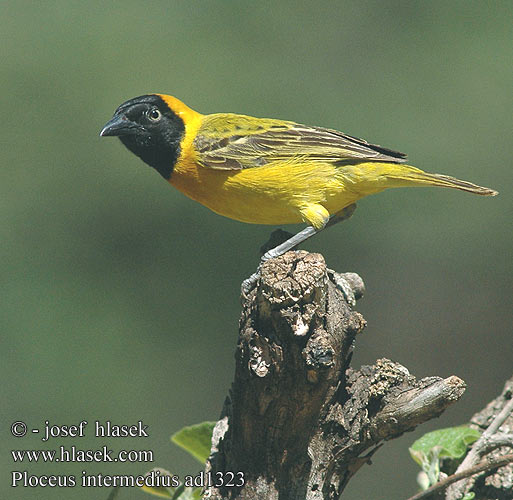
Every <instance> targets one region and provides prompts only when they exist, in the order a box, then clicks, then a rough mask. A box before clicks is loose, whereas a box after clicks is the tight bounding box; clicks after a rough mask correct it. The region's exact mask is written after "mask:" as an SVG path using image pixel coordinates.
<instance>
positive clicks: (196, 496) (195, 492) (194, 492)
mask: <svg viewBox="0 0 513 500" xmlns="http://www.w3.org/2000/svg"><path fill="white" fill-rule="evenodd" d="M178 490H180V491H178ZM173 500H201V488H185V487H184V486H181V487H180V488H178V489H177V491H176V494H175V496H174V497H173Z"/></svg>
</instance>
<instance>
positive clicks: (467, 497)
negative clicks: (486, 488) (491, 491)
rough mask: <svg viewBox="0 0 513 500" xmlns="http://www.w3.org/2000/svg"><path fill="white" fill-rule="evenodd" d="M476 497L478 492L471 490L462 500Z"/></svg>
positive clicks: (471, 499) (472, 499)
mask: <svg viewBox="0 0 513 500" xmlns="http://www.w3.org/2000/svg"><path fill="white" fill-rule="evenodd" d="M474 498H476V494H475V493H474V492H473V491H471V492H470V493H467V494H466V495H465V496H464V497H463V498H462V499H461V500H474Z"/></svg>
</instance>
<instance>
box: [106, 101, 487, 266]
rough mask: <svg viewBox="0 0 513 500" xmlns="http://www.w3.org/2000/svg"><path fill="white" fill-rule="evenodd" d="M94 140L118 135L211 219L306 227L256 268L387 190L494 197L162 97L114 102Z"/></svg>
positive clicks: (348, 148)
mask: <svg viewBox="0 0 513 500" xmlns="http://www.w3.org/2000/svg"><path fill="white" fill-rule="evenodd" d="M100 135H101V136H118V137H119V138H120V139H121V142H122V143H123V144H124V145H125V146H126V147H127V148H128V149H129V150H130V151H132V153H134V154H136V155H137V156H139V157H140V158H141V159H142V160H143V161H144V162H145V163H147V164H148V165H150V166H151V167H153V168H154V169H156V170H157V171H158V172H159V173H160V175H162V177H164V179H166V180H167V181H168V182H169V183H170V184H172V185H173V186H175V187H176V188H177V189H179V190H180V191H182V193H184V194H185V195H187V196H189V197H190V198H192V199H193V200H196V201H198V202H200V203H202V204H203V205H205V206H207V207H208V208H210V209H211V210H213V211H214V212H216V213H218V214H221V215H224V216H226V217H230V218H232V219H236V220H239V221H242V222H249V223H254V224H290V223H298V222H305V223H306V224H308V225H309V227H307V228H306V229H305V230H303V231H301V232H300V233H298V234H297V235H296V236H294V237H292V238H290V239H289V240H287V241H286V242H285V243H283V244H281V245H279V246H278V247H276V248H275V249H273V250H271V251H269V252H267V253H266V254H265V255H264V257H263V259H264V260H266V259H268V258H271V257H275V256H277V255H281V254H282V253H285V252H286V251H288V250H290V249H291V248H293V247H294V246H296V245H297V244H299V243H300V242H301V241H304V240H305V239H306V238H308V237H310V236H311V235H313V234H315V233H316V232H317V231H319V230H321V229H323V228H324V227H325V226H326V225H327V224H328V222H329V223H330V224H333V223H335V222H338V221H339V220H343V219H345V218H347V217H349V216H350V215H351V214H352V212H353V210H354V208H355V205H354V204H355V202H356V201H357V200H359V199H360V198H363V197H364V196H367V195H369V194H374V193H378V192H380V191H383V190H384V189H386V188H395V187H405V186H440V187H449V188H455V189H460V190H462V191H468V192H470V193H476V194H480V195H486V196H495V195H496V194H497V191H494V190H493V189H488V188H485V187H481V186H477V185H476V184H472V183H470V182H467V181H461V180H458V179H455V178H454V177H449V176H447V175H441V174H430V173H427V172H424V171H422V170H420V169H418V168H415V167H412V166H410V165H406V164H405V162H406V155H405V154H403V153H399V152H397V151H393V150H391V149H387V148H384V147H381V146H377V145H375V144H370V143H368V142H366V141H364V140H363V139H358V138H356V137H352V136H350V135H346V134H344V133H342V132H338V131H336V130H330V129H326V128H321V127H310V126H307V125H301V124H298V123H294V122H291V121H284V120H275V119H269V118H254V117H252V116H244V115H237V114H232V113H215V114H211V115H201V114H200V113H197V112H196V111H194V110H192V109H191V108H189V107H188V106H186V105H185V104H184V103H182V102H181V101H179V100H178V99H176V98H175V97H172V96H169V95H164V94H149V95H143V96H140V97H136V98H134V99H130V100H129V101H126V102H125V103H123V104H121V106H119V107H118V109H117V110H116V112H115V113H114V117H113V118H112V119H111V120H110V121H109V122H108V123H107V124H106V125H105V127H104V128H103V129H102V131H101V132H100ZM330 217H332V219H331V221H330Z"/></svg>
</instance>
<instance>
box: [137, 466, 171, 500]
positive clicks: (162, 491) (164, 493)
mask: <svg viewBox="0 0 513 500" xmlns="http://www.w3.org/2000/svg"><path fill="white" fill-rule="evenodd" d="M152 472H155V473H157V472H158V473H159V474H160V475H161V476H171V475H172V474H171V472H169V471H167V470H165V469H158V468H155V469H152V470H150V471H149V472H147V473H146V476H149V475H150V474H151V473H152ZM141 490H143V491H145V492H146V493H149V494H150V495H155V496H157V497H161V498H175V493H176V488H166V487H164V486H155V487H152V486H142V487H141Z"/></svg>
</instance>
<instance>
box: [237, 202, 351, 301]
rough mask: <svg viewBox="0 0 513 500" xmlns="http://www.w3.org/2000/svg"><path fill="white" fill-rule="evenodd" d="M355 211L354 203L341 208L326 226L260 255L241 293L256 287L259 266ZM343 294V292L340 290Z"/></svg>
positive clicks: (346, 217) (299, 235)
mask: <svg viewBox="0 0 513 500" xmlns="http://www.w3.org/2000/svg"><path fill="white" fill-rule="evenodd" d="M355 210H356V203H353V204H351V205H349V206H347V207H345V208H343V209H342V210H341V211H340V212H337V213H336V214H334V215H332V216H331V217H330V219H329V220H328V222H327V223H326V225H325V226H324V227H323V228H320V229H315V228H314V227H313V226H307V227H305V228H304V229H303V230H302V231H299V233H297V234H295V235H294V236H292V237H291V238H289V239H288V240H286V241H284V242H283V243H281V244H280V245H278V246H276V247H274V248H272V249H271V250H268V251H267V252H265V253H264V255H262V257H261V259H260V265H259V266H258V270H257V272H256V273H253V274H252V275H251V276H250V277H249V278H247V279H245V280H244V281H243V282H242V286H241V289H242V292H243V293H244V294H246V295H247V294H248V293H249V291H251V290H252V289H253V287H254V286H255V285H256V282H257V280H258V278H259V275H260V266H261V265H262V264H263V263H264V262H265V261H266V260H269V259H274V258H275V257H279V256H280V255H283V254H284V253H287V252H288V251H289V250H292V249H293V248H295V247H296V246H297V245H299V244H300V243H303V242H304V241H306V240H307V239H308V238H310V237H311V236H313V235H314V234H317V233H318V232H319V231H322V229H325V228H328V227H331V226H334V225H335V224H338V223H339V222H342V221H344V220H347V219H349V217H351V215H353V213H354V211H355ZM342 291H343V292H344V294H345V291H344V290H342Z"/></svg>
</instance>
